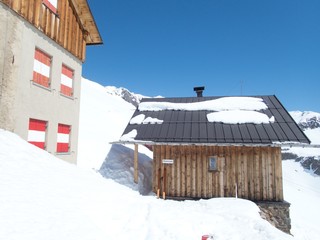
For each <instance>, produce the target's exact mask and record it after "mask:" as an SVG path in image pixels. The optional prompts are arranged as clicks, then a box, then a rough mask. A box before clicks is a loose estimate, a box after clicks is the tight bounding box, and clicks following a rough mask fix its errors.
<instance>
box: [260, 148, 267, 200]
mask: <svg viewBox="0 0 320 240" xmlns="http://www.w3.org/2000/svg"><path fill="white" fill-rule="evenodd" d="M261 150H262V151H261V160H262V191H263V192H262V200H267V199H268V177H267V176H268V168H267V165H268V162H267V157H268V155H267V151H266V148H265V147H263V148H261Z"/></svg>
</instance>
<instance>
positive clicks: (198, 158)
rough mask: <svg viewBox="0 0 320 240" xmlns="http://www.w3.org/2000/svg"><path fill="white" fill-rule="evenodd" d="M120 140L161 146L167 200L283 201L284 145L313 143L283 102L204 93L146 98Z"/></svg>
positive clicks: (158, 185) (159, 181)
mask: <svg viewBox="0 0 320 240" xmlns="http://www.w3.org/2000/svg"><path fill="white" fill-rule="evenodd" d="M119 142H120V143H131V144H135V145H136V153H137V148H138V145H139V144H146V145H151V146H152V147H153V154H154V157H153V191H154V192H155V193H158V194H159V195H160V196H162V197H165V198H174V199H199V198H213V197H239V198H244V199H249V200H253V201H283V185H282V167H281V160H282V159H281V146H283V144H286V145H291V146H292V145H301V144H310V141H309V139H308V138H307V137H306V136H305V134H304V133H303V132H302V131H301V130H300V128H299V127H298V126H297V124H296V123H295V122H294V120H293V119H292V117H291V116H290V115H289V114H288V112H287V111H286V110H285V108H284V107H283V105H282V104H281V103H280V102H279V100H278V99H277V97H276V96H255V97H202V95H201V94H200V95H198V97H191V98H156V99H152V98H151V99H143V100H142V102H141V103H140V104H139V106H138V108H137V109H136V111H135V113H134V114H133V116H132V119H131V120H130V122H129V124H128V125H127V127H126V129H125V131H124V133H123V135H122V137H121V139H120V141H119ZM137 164H138V163H137V154H135V165H134V166H135V176H136V178H135V180H136V181H137V171H138V165H137Z"/></svg>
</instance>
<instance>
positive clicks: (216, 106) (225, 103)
mask: <svg viewBox="0 0 320 240" xmlns="http://www.w3.org/2000/svg"><path fill="white" fill-rule="evenodd" d="M267 108H268V107H267V105H266V104H265V103H264V102H263V100H262V99H261V98H255V97H222V98H218V99H214V100H207V101H202V102H193V103H171V102H142V103H140V105H139V110H140V111H162V110H184V111H201V110H203V111H205V110H206V111H230V110H248V111H249V110H251V111H254V110H262V109H267Z"/></svg>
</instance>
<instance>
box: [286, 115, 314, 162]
mask: <svg viewBox="0 0 320 240" xmlns="http://www.w3.org/2000/svg"><path fill="white" fill-rule="evenodd" d="M290 115H291V116H292V117H293V119H294V120H295V121H296V122H297V123H303V122H307V121H308V120H309V119H311V118H313V117H316V118H318V119H320V113H316V112H312V111H307V112H301V111H292V112H290ZM304 133H305V134H306V135H307V137H308V138H309V140H310V141H311V144H314V145H320V128H315V129H306V130H304ZM285 151H286V152H290V153H293V154H296V155H298V156H301V157H310V156H320V148H308V147H306V148H301V147H292V148H290V149H286V150H285Z"/></svg>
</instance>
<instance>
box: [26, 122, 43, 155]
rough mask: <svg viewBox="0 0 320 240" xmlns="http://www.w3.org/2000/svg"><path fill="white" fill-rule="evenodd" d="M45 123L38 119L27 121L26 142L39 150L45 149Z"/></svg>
mask: <svg viewBox="0 0 320 240" xmlns="http://www.w3.org/2000/svg"><path fill="white" fill-rule="evenodd" d="M47 123H48V122H47V121H43V120H38V119H31V118H30V119H29V130H28V142H29V143H31V144H33V145H35V146H37V147H39V148H41V149H46V131H47Z"/></svg>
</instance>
